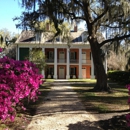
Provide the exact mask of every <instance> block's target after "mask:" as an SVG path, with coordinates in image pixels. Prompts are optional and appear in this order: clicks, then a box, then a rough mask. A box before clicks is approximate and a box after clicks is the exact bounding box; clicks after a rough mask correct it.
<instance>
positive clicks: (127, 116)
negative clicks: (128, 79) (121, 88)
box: [126, 84, 130, 127]
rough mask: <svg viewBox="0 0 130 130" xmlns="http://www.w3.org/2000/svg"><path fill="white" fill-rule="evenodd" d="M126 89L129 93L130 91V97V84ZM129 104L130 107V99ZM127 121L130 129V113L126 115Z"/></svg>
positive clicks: (129, 99)
mask: <svg viewBox="0 0 130 130" xmlns="http://www.w3.org/2000/svg"><path fill="white" fill-rule="evenodd" d="M126 88H127V89H128V91H129V93H128V94H129V95H130V84H128V85H126ZM128 104H129V106H130V97H129V98H128ZM129 109H130V108H129ZM126 120H127V124H128V126H129V127H130V113H129V114H127V115H126Z"/></svg>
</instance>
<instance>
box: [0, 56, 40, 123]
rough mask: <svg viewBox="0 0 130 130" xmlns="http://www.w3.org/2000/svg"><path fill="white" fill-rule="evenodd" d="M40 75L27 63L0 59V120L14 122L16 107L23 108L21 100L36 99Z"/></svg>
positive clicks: (6, 58) (34, 67) (5, 58)
mask: <svg viewBox="0 0 130 130" xmlns="http://www.w3.org/2000/svg"><path fill="white" fill-rule="evenodd" d="M41 84H42V75H40V74H39V73H38V69H37V68H36V66H35V65H34V64H33V63H31V62H29V61H16V60H13V59H9V58H8V57H4V58H1V59H0V119H1V120H2V121H4V120H6V119H8V118H10V119H11V121H13V120H14V118H15V116H16V107H17V106H19V107H21V108H22V109H25V108H24V105H23V100H24V99H26V98H27V99H28V100H29V101H30V100H33V101H35V100H36V99H37V98H38V94H39V86H40V85H41Z"/></svg>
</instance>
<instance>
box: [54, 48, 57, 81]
mask: <svg viewBox="0 0 130 130" xmlns="http://www.w3.org/2000/svg"><path fill="white" fill-rule="evenodd" d="M54 51H55V55H54V79H57V48H55V50H54Z"/></svg>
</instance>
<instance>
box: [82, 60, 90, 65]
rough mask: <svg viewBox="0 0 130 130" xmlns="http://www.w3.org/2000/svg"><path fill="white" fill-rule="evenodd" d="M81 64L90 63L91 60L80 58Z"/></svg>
mask: <svg viewBox="0 0 130 130" xmlns="http://www.w3.org/2000/svg"><path fill="white" fill-rule="evenodd" d="M82 64H89V65H90V64H91V60H86V59H82Z"/></svg>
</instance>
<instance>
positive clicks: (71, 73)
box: [70, 67, 76, 75]
mask: <svg viewBox="0 0 130 130" xmlns="http://www.w3.org/2000/svg"><path fill="white" fill-rule="evenodd" d="M70 75H76V67H73V68H70Z"/></svg>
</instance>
